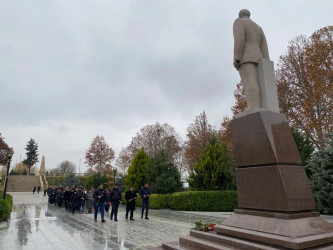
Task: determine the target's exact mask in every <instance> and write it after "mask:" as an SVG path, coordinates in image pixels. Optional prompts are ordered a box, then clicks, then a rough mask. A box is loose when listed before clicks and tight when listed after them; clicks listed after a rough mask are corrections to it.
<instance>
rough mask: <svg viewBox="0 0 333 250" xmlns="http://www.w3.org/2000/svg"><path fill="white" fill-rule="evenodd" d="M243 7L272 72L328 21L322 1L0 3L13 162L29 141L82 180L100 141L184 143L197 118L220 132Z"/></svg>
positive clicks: (2, 108)
mask: <svg viewBox="0 0 333 250" xmlns="http://www.w3.org/2000/svg"><path fill="white" fill-rule="evenodd" d="M243 8H248V9H249V10H250V11H251V14H252V15H251V18H252V20H254V21H255V22H257V23H258V24H259V25H260V26H261V27H262V28H263V29H264V32H265V34H266V38H267V41H268V45H269V52H270V57H271V60H273V61H274V62H275V65H276V64H277V62H278V58H279V56H280V55H282V54H284V53H285V52H286V49H287V45H288V42H289V41H290V40H291V39H293V38H294V37H296V36H297V35H300V34H304V35H307V36H308V35H311V34H312V33H313V32H314V31H315V30H317V29H319V28H322V27H324V26H327V25H332V24H333V23H332V21H333V17H332V12H333V2H332V1H329V0H327V1H325V0H321V1H305V0H298V1H295V0H293V1H290V0H288V1H281V0H280V1H267V0H264V1H248V0H246V1H239V0H238V1H222V0H200V1H197V0H141V1H126V0H114V1H111V0H104V1H102V0H90V1H87V0H54V1H49V0H29V1H23V0H20V1H17V0H10V1H8V0H1V1H0V132H1V133H2V134H3V136H4V137H5V138H6V142H7V143H8V144H9V145H10V146H12V147H13V148H14V150H15V154H14V157H13V161H14V163H15V162H16V161H19V160H20V158H21V159H22V160H23V158H24V157H25V149H24V148H25V146H26V143H27V141H28V140H29V139H30V138H34V139H35V140H36V141H37V142H38V144H39V151H40V155H45V157H46V168H47V169H51V168H54V167H56V166H57V164H58V163H60V162H61V161H63V160H70V161H72V162H74V163H75V164H76V165H77V166H78V165H79V161H80V159H82V160H81V172H82V171H83V170H85V169H86V167H85V166H84V156H85V151H86V149H87V148H88V147H89V145H90V142H91V140H92V139H93V138H94V137H95V136H96V135H97V134H99V135H103V136H104V137H105V138H106V141H107V142H108V143H109V144H110V145H111V146H112V147H113V148H114V150H115V152H116V154H118V153H119V151H120V150H121V148H122V147H125V146H126V145H128V144H129V143H130V141H131V138H132V137H133V136H135V133H136V132H138V131H139V130H140V128H141V127H143V126H145V125H147V124H153V123H155V122H160V123H164V122H167V123H169V124H170V125H172V126H174V127H175V129H176V130H177V132H178V133H179V134H180V135H181V136H182V137H183V139H185V135H186V128H187V126H188V125H189V123H191V122H192V121H193V120H194V117H195V116H196V115H198V114H199V113H200V112H202V111H203V110H205V111H206V113H207V116H208V119H209V121H210V122H211V123H212V124H213V125H214V126H216V127H217V128H219V126H220V122H221V120H222V117H223V116H224V115H229V114H230V113H231V112H230V108H231V106H232V105H233V103H234V97H233V90H234V89H235V86H236V83H237V82H239V80H240V77H239V75H238V72H237V71H236V70H235V69H234V68H233V66H232V61H233V35H232V25H233V22H234V20H235V18H237V16H238V12H239V10H240V9H243ZM39 164H40V163H38V166H39ZM77 170H78V169H77Z"/></svg>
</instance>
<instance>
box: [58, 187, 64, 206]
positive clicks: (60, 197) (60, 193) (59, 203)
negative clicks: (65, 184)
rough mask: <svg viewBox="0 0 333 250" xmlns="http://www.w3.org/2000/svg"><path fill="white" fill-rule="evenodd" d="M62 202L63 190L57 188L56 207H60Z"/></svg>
mask: <svg viewBox="0 0 333 250" xmlns="http://www.w3.org/2000/svg"><path fill="white" fill-rule="evenodd" d="M63 201H64V189H63V188H61V189H60V188H59V189H58V190H57V203H58V207H62V203H63Z"/></svg>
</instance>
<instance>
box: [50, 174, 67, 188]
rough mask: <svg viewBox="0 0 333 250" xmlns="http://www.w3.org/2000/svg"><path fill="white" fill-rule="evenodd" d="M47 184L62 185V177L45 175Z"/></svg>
mask: <svg viewBox="0 0 333 250" xmlns="http://www.w3.org/2000/svg"><path fill="white" fill-rule="evenodd" d="M46 180H47V184H48V185H49V187H50V186H62V183H63V181H64V177H62V176H46Z"/></svg>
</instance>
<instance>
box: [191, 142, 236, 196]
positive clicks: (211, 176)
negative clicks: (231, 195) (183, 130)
mask: <svg viewBox="0 0 333 250" xmlns="http://www.w3.org/2000/svg"><path fill="white" fill-rule="evenodd" d="M188 182H189V184H190V186H191V187H192V188H194V189H197V190H230V189H234V188H235V174H234V161H233V158H232V156H231V155H230V154H229V152H228V148H227V146H226V145H224V144H221V143H219V142H218V141H217V140H216V138H215V137H213V138H212V139H211V141H210V143H209V144H208V145H207V146H206V147H205V148H204V150H203V153H202V154H201V156H200V157H199V158H198V161H197V163H196V164H195V165H194V167H193V171H191V172H190V174H189V177H188Z"/></svg>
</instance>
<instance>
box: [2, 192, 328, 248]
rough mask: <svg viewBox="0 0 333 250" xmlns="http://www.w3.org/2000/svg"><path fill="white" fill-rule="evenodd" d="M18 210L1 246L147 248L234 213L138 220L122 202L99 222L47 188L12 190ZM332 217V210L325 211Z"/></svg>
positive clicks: (155, 215) (153, 214) (156, 213)
mask: <svg viewBox="0 0 333 250" xmlns="http://www.w3.org/2000/svg"><path fill="white" fill-rule="evenodd" d="M11 194H12V195H13V198H14V207H13V212H12V213H11V219H10V221H9V227H8V228H1V229H0V249H6V250H7V249H8V250H14V249H43V250H48V249H57V250H58V249H77V250H78V249H80V250H81V249H96V250H98V249H143V248H144V247H146V246H152V245H161V243H162V242H165V241H175V240H177V239H178V238H179V236H181V235H186V234H188V233H189V230H190V229H191V228H192V227H193V226H194V222H195V221H198V220H201V221H203V222H205V223H208V222H214V223H221V222H222V221H223V220H224V219H226V218H227V217H229V216H230V215H231V214H232V213H221V212H181V211H171V210H150V212H149V217H150V219H149V220H145V219H141V218H140V212H141V211H140V208H137V210H135V213H134V218H135V220H134V221H129V220H126V219H125V208H124V206H121V207H120V209H119V214H118V219H119V221H118V222H114V221H110V219H109V216H110V213H105V219H106V220H107V222H106V223H101V221H100V215H99V217H98V221H97V222H94V218H93V214H75V215H74V216H73V215H72V214H71V213H68V212H66V211H65V209H64V208H59V207H55V206H51V207H48V205H47V198H46V197H44V196H43V195H42V194H35V195H32V194H31V193H11ZM323 217H324V218H325V219H327V220H328V221H329V222H333V216H323Z"/></svg>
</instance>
